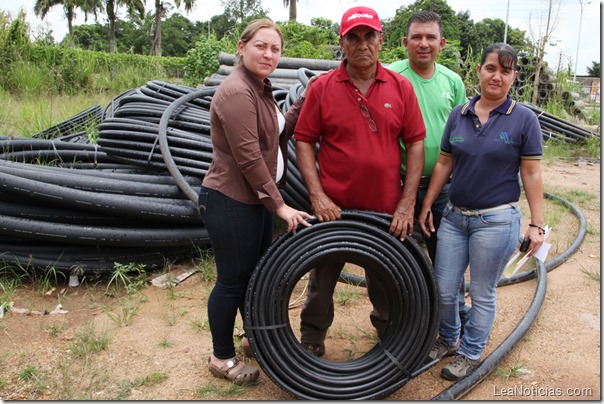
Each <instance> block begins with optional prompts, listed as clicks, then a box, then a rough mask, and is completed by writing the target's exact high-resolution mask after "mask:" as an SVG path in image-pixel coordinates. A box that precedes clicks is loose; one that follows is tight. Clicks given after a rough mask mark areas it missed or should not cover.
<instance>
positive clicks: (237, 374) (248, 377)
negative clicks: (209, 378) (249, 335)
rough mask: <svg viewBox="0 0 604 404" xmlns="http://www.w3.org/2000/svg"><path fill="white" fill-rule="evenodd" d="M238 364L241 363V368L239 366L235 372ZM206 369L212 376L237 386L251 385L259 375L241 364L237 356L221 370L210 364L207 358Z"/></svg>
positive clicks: (248, 366)
mask: <svg viewBox="0 0 604 404" xmlns="http://www.w3.org/2000/svg"><path fill="white" fill-rule="evenodd" d="M239 363H241V365H242V366H240V367H239V369H238V370H235V368H236V367H237V366H238V365H239ZM208 367H209V369H210V372H211V373H212V374H213V375H214V376H216V377H219V378H224V379H227V380H230V381H232V382H233V383H235V384H236V385H238V386H242V385H244V384H248V383H251V382H253V381H255V380H256V379H257V378H258V376H259V375H260V371H259V370H258V369H256V368H255V367H253V366H250V365H247V364H245V363H243V362H241V360H240V359H239V358H238V357H237V356H236V357H234V358H233V359H231V360H230V361H228V362H227V363H226V364H225V365H224V366H222V367H221V368H219V367H218V366H216V365H214V364H212V359H211V358H208Z"/></svg>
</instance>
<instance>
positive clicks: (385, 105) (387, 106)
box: [384, 102, 392, 108]
mask: <svg viewBox="0 0 604 404" xmlns="http://www.w3.org/2000/svg"><path fill="white" fill-rule="evenodd" d="M384 108H392V105H390V103H388V102H387V103H385V104H384Z"/></svg>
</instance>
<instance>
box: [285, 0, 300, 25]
mask: <svg viewBox="0 0 604 404" xmlns="http://www.w3.org/2000/svg"><path fill="white" fill-rule="evenodd" d="M297 3H298V0H291V1H290V0H283V6H284V7H285V8H287V7H289V20H290V21H296V18H298V4H297Z"/></svg>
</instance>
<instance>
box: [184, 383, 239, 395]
mask: <svg viewBox="0 0 604 404" xmlns="http://www.w3.org/2000/svg"><path fill="white" fill-rule="evenodd" d="M246 390H247V386H238V385H236V384H235V383H229V384H228V385H227V386H226V387H217V386H216V385H214V383H207V384H205V385H203V386H201V387H199V388H197V389H195V394H197V396H198V397H199V398H204V397H207V396H213V395H214V396H221V397H232V396H236V395H239V394H241V393H243V392H245V391H246Z"/></svg>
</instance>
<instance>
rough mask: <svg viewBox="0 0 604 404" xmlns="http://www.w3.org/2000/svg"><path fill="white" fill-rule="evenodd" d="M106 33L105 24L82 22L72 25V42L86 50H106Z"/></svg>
mask: <svg viewBox="0 0 604 404" xmlns="http://www.w3.org/2000/svg"><path fill="white" fill-rule="evenodd" d="M107 35H108V34H107V26H106V25H101V24H99V23H96V24H82V25H76V26H75V27H73V36H74V42H75V43H76V44H77V46H78V47H79V48H82V49H86V50H91V51H97V52H102V51H106V50H107ZM65 40H66V39H64V41H65Z"/></svg>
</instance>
